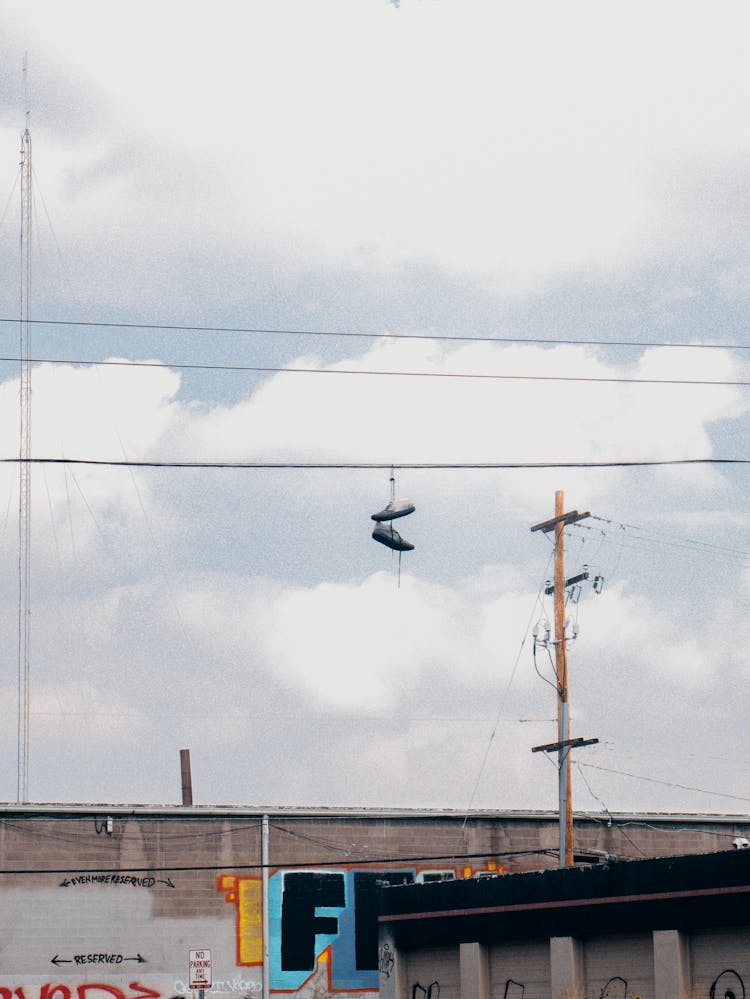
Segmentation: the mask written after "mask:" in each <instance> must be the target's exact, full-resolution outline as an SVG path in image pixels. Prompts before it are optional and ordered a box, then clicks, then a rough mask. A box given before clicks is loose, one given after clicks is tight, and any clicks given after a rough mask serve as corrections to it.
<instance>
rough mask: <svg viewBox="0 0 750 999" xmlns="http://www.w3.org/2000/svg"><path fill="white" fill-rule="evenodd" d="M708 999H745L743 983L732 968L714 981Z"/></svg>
mask: <svg viewBox="0 0 750 999" xmlns="http://www.w3.org/2000/svg"><path fill="white" fill-rule="evenodd" d="M709 999H745V983H744V982H743V981H742V979H741V978H740V976H739V975H738V974H737V972H736V971H734V970H733V969H732V968H727V970H726V971H722V973H721V974H720V975H719V976H718V978H716V979H715V981H714V982H713V983H712V985H711V989H710V991H709Z"/></svg>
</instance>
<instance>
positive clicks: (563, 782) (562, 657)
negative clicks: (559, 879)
mask: <svg viewBox="0 0 750 999" xmlns="http://www.w3.org/2000/svg"><path fill="white" fill-rule="evenodd" d="M564 509H565V503H564V496H563V493H562V490H558V491H557V492H556V493H555V516H554V517H553V518H552V520H545V521H543V522H542V523H541V524H535V525H534V526H533V527H532V528H531V530H532V531H543V532H544V533H545V534H549V533H551V532H552V531H554V534H555V581H554V586H553V587H548V588H547V590H546V591H545V592H547V593H549V592H550V590H552V591H553V592H554V595H555V638H554V643H553V644H554V647H555V675H556V677H557V684H556V687H557V742H555V743H551V744H549V745H546V746H535V747H534V748H533V750H532V751H533V752H535V753H536V752H554V751H555V750H556V751H557V769H558V798H559V810H560V867H572V866H573V801H572V795H571V780H570V750H571V748H572V747H573V746H588V745H591V744H593V743H596V742H598V741H599V740H598V739H571V738H570V692H569V689H568V650H567V641H568V636H567V635H566V631H565V591H566V588H567V587H568V586H569V585H572V584H574V583H576V582H578V580H579V579H587V578H588V572H586V573H583V574H581V575H579V576H576V577H574V578H572V579H568V580H566V578H565V528H566V527H567V525H568V524H575V523H576V522H577V521H579V520H585V519H586V517H589V516H591V515H590V513H588V512H586V513H579V512H578V511H577V510H571V511H570V512H569V513H565V512H564Z"/></svg>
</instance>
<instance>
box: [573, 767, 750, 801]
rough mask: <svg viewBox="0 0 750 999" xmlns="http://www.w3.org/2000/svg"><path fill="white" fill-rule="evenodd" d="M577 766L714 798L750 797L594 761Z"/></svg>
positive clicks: (735, 798) (739, 799)
mask: <svg viewBox="0 0 750 999" xmlns="http://www.w3.org/2000/svg"><path fill="white" fill-rule="evenodd" d="M579 766H582V767H590V768H591V769H592V770H603V771H604V772H605V773H608V774H618V775H619V776H620V777H632V778H634V779H635V780H643V781H646V782H647V783H649V784H662V785H664V786H665V787H672V788H675V789H677V790H679V791H695V792H696V793H697V794H711V795H713V796H714V797H716V798H731V799H732V800H733V801H750V798H747V797H744V796H743V795H741V794H726V793H725V792H723V791H708V790H706V788H704V787H692V786H691V785H689V784H676V783H675V782H674V781H670V780H659V779H658V778H657V777H645V776H644V775H643V774H631V773H628V772H627V771H626V770H613V769H611V768H610V767H601V766H599V765H598V764H596V763H581V764H579Z"/></svg>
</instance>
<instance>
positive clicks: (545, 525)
mask: <svg viewBox="0 0 750 999" xmlns="http://www.w3.org/2000/svg"><path fill="white" fill-rule="evenodd" d="M590 516H591V513H590V512H589V511H588V510H587V511H586V513H579V512H578V511H577V510H571V511H570V512H569V513H563V514H562V515H561V516H559V517H553V518H552V519H551V520H543V521H542V522H541V524H534V526H533V527H532V528H530V530H531V531H532V533H533V532H534V531H544V533H545V534H549V532H550V531H554V529H555V528H556V527H557V526H558V524H562V525H563V526H567V525H568V524H576V523H578V521H579V520H585V519H586V518H587V517H590Z"/></svg>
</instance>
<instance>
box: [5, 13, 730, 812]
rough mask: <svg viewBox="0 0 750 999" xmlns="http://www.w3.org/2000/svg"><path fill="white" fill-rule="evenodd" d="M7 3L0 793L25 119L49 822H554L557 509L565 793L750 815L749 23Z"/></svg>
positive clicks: (621, 803)
mask: <svg viewBox="0 0 750 999" xmlns="http://www.w3.org/2000/svg"><path fill="white" fill-rule="evenodd" d="M0 18H1V21H0V24H1V25H2V31H0V212H1V213H2V214H0V320H2V321H1V322H0V337H1V338H2V344H1V349H0V410H1V411H2V420H0V458H3V461H2V463H0V523H1V525H2V528H1V530H0V542H1V543H0V566H1V568H2V572H1V573H0V637H1V638H2V642H3V647H4V648H5V650H6V654H5V656H4V657H3V665H2V670H3V678H4V679H3V683H2V685H0V705H2V710H3V716H4V718H5V719H6V724H5V725H4V726H3V730H2V733H0V753H1V755H0V760H1V761H2V762H1V763H0V800H4V801H8V802H13V801H15V800H16V798H17V795H18V786H17V772H18V760H17V734H18V725H17V715H18V676H19V664H18V606H19V580H18V563H19V553H18V522H19V513H18V510H19V480H20V476H19V462H18V460H17V458H18V453H19V450H18V449H19V443H18V440H19V390H20V382H19V372H20V366H19V361H18V358H19V350H20V345H19V334H22V333H23V329H22V328H19V308H20V306H19V303H20V274H21V261H20V253H19V248H20V210H21V209H20V204H21V200H20V190H19V149H20V143H21V133H22V131H23V130H24V128H25V127H26V125H27V123H28V126H29V128H30V132H31V136H32V148H33V158H32V165H33V194H34V199H33V201H34V207H33V213H32V242H31V248H32V253H31V258H32V293H31V310H30V315H31V318H32V320H33V322H32V323H31V324H30V334H29V335H30V353H31V356H32V357H33V358H34V363H33V366H32V375H31V386H32V389H31V413H32V419H31V442H32V443H31V448H32V455H33V456H34V457H35V458H38V459H50V461H47V462H44V461H40V462H39V463H38V464H34V465H33V466H32V469H31V474H30V479H31V509H32V513H31V557H30V594H31V595H30V635H31V638H30V680H29V711H30V727H29V756H28V774H29V800H30V801H33V802H101V803H105V802H106V803H140V804H170V803H175V804H177V803H179V802H180V800H181V799H180V769H179V750H180V749H181V748H190V750H191V760H192V770H193V784H194V797H195V801H196V803H198V804H203V805H211V804H228V805H232V804H237V805H259V806H262V805H267V806H282V805H310V806H354V807H356V806H383V807H394V808H396V807H414V808H423V807H424V808H427V807H432V808H451V809H458V810H468V809H471V808H498V809H517V808H518V809H523V808H531V809H554V808H556V806H557V776H556V760H555V759H554V758H549V757H548V756H546V755H545V754H543V753H532V747H534V746H538V745H541V744H546V743H550V742H553V741H554V740H555V739H556V735H557V729H556V721H555V718H556V693H555V689H554V674H553V669H552V664H551V661H550V656H549V650H548V649H544V648H541V647H540V648H537V649H536V656H535V654H534V640H533V637H532V633H533V629H534V627H535V625H539V626H540V628H541V631H542V633H543V631H544V623H545V621H546V620H552V614H553V612H552V602H551V598H550V597H549V596H545V595H544V589H545V581H546V580H548V579H549V578H550V577H551V576H552V572H553V569H552V562H551V554H552V545H551V541H550V538H549V536H545V535H543V534H541V533H538V532H536V533H532V532H531V531H530V527H531V526H532V525H534V524H535V523H538V522H540V521H543V520H546V519H548V518H549V517H551V516H552V515H553V512H554V503H555V492H556V491H558V490H562V491H563V492H564V505H565V508H566V510H574V509H577V510H579V511H581V512H585V511H588V512H590V514H591V516H590V517H589V518H587V519H586V520H584V521H581V522H580V523H579V524H577V525H575V526H572V527H570V528H569V529H568V531H567V532H566V543H565V551H566V570H567V572H566V575H572V574H574V573H577V572H579V571H583V567H584V566H586V567H588V571H589V572H590V577H591V578H590V580H589V581H588V582H587V583H584V584H583V585H582V587H581V589H580V591H574V592H572V593H571V595H570V598H569V601H568V607H567V611H566V614H567V616H568V617H569V618H570V622H571V625H570V626H571V628H572V624H573V622H574V621H575V622H576V623H577V626H578V629H579V631H578V637H577V638H576V640H575V641H574V642H571V643H570V645H569V671H570V700H571V734H572V735H573V736H574V737H578V736H580V737H582V738H584V739H591V738H598V739H599V742H598V744H596V745H591V746H588V747H586V748H583V749H580V750H578V751H576V753H575V756H574V765H573V778H572V779H573V803H574V807H575V808H576V809H580V810H585V811H590V812H595V813H597V814H602V815H606V814H607V813H608V812H612V813H617V812H622V811H653V812H681V811H684V812H720V813H732V814H740V815H747V814H748V813H750V789H749V788H748V785H747V781H746V773H747V757H748V753H749V751H750V737H749V736H748V720H747V702H746V700H745V698H744V696H743V694H744V691H745V689H746V686H747V683H748V679H750V676H749V674H750V666H749V664H748V656H747V648H748V646H749V645H750V618H749V617H748V613H747V605H748V601H749V600H750V515H749V513H748V505H747V495H748V477H749V476H750V467H748V465H743V464H741V463H740V464H736V465H732V464H724V463H721V462H722V460H726V459H743V460H745V461H748V460H750V451H748V447H747V444H746V441H747V439H748V431H750V393H749V391H748V389H749V387H750V366H749V365H748V353H747V351H748V349H749V348H750V338H749V337H748V331H747V327H748V319H749V318H750V249H748V246H749V243H748V238H747V237H748V221H749V220H748V215H749V212H750V194H749V193H748V192H750V183H748V182H749V181H750V124H749V119H748V114H747V108H748V106H749V105H750V67H748V63H747V57H746V39H747V37H748V31H749V30H750V11H748V9H747V5H746V4H744V3H740V2H720V3H717V4H713V5H711V8H710V10H709V8H708V7H707V5H705V4H703V3H690V2H688V3H685V2H679V3H677V2H671V0H665V2H663V3H660V4H657V5H654V4H652V3H645V2H644V3H641V2H636V3H630V4H627V5H616V4H602V3H601V2H593V0H592V2H583V0H581V2H579V0H574V2H572V3H568V4H565V5H561V4H559V3H555V2H551V0H540V2H538V3H535V4H521V5H519V4H511V3H506V2H504V0H400V3H395V2H392V0H391V2H388V0H316V2H314V3H312V2H310V0H274V2H273V3H268V2H265V3H261V2H259V0H244V2H242V3H240V2H230V0H224V2H221V3H218V4H214V5H211V6H210V7H209V6H207V5H206V4H198V3H195V2H192V0H180V2H179V3H177V2H172V0H161V2H160V3H159V4H153V3H145V2H142V0H134V2H133V0H131V2H129V3H128V4H127V5H125V4H122V3H120V2H119V0H113V2H111V3H108V4H101V3H98V2H97V3H95V2H83V0H68V2H66V3H65V4H59V3H56V2H51V0H50V2H41V0H39V2H38V0H26V2H24V3H20V2H19V0H4V2H2V0H0ZM25 55H26V56H27V73H26V76H25V77H24V73H23V63H24V56H25ZM27 110H28V112H29V114H28V118H27V116H26V111H27ZM103 362H108V363H103ZM675 382H681V383H682V384H675ZM51 459H57V460H56V461H55V462H52V461H51ZM689 459H701V460H703V459H706V461H703V462H702V463H699V464H692V465H680V464H656V465H646V466H639V467H630V466H627V467H622V466H618V465H617V463H622V462H657V463H660V462H664V463H670V462H675V461H682V460H689ZM94 460H97V461H100V462H104V463H105V464H99V465H91V464H80V463H78V462H81V461H94ZM107 462H114V463H116V464H106V463H107ZM143 462H150V463H154V464H153V466H152V467H143V466H142V465H139V464H138V463H143ZM560 462H567V463H572V464H576V465H578V466H579V467H569V468H549V467H547V468H529V467H523V466H529V465H534V464H542V465H544V464H550V463H560ZM592 462H593V463H603V464H604V466H605V467H586V465H587V464H589V465H590V463H592ZM185 464H192V465H197V466H198V467H187V468H186V467H180V466H184V465H185ZM201 464H203V466H204V467H200V466H201ZM206 464H212V465H214V466H216V465H222V464H223V465H224V466H225V467H205V465H206ZM264 464H265V465H288V466H300V465H301V466H311V465H317V466H322V467H315V468H313V467H287V468H278V467H277V468H268V467H266V468H261V467H257V466H259V465H264ZM508 464H513V465H516V466H520V467H516V468H502V467H497V466H501V465H508ZM238 465H239V466H245V467H237V466H238ZM425 465H430V466H439V467H428V468H425V467H419V466H425ZM481 465H490V466H493V465H494V466H495V467H489V468H487V467H484V468H481V467H470V466H481ZM253 466H255V467H253ZM334 466H338V467H334ZM373 466H375V467H373ZM449 466H453V467H449ZM391 468H393V480H394V481H393V484H391V481H390V480H391ZM392 489H393V493H394V495H395V496H396V497H398V498H402V497H408V498H410V499H411V500H412V502H413V503H414V505H415V507H416V510H415V512H414V513H413V514H411V515H410V516H409V517H408V518H405V519H403V520H401V521H399V522H396V524H395V525H394V526H396V527H397V529H398V530H399V531H400V532H401V533H402V534H403V536H404V537H405V538H407V539H408V540H409V541H410V542H411V543H412V544H413V545H414V550H413V551H409V552H405V553H404V554H403V556H402V558H401V559H400V561H399V558H398V556H397V555H394V554H392V553H391V552H390V551H389V550H388V549H387V548H385V547H383V546H381V545H378V544H377V543H376V542H375V541H373V540H372V538H371V531H372V528H373V526H374V525H373V522H372V520H371V514H372V513H374V512H376V511H378V510H380V509H381V508H382V507H383V506H384V505H385V504H386V502H387V501H388V499H389V498H390V496H391V490H392ZM595 575H599V576H601V577H602V579H603V584H602V585H601V586H600V587H598V589H601V592H599V593H597V592H595V590H594V588H593V586H592V585H591V582H592V580H593V577H594V576H595Z"/></svg>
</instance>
